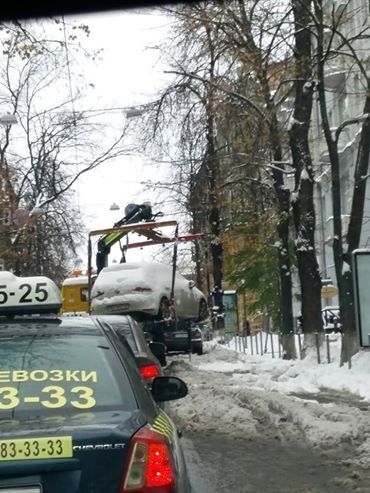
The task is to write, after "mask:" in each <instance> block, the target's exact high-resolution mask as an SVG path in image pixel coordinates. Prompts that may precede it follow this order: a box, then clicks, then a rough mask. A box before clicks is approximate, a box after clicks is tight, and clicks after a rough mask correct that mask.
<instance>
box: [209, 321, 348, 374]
mask: <svg viewBox="0 0 370 493" xmlns="http://www.w3.org/2000/svg"><path fill="white" fill-rule="evenodd" d="M215 336H216V337H217V338H218V342H219V343H220V344H224V345H227V346H228V347H229V348H231V349H235V351H238V352H243V353H248V354H250V355H252V356H255V355H260V356H269V357H271V358H284V351H283V346H282V337H283V336H282V334H281V333H277V332H263V331H262V330H261V331H258V332H253V333H252V334H251V335H249V336H240V335H238V334H235V332H233V333H231V332H222V331H220V332H219V333H218V334H215ZM314 336H315V347H316V360H317V363H318V364H322V363H328V364H329V363H332V362H333V361H334V360H335V359H339V353H340V347H341V344H342V340H343V334H341V333H335V334H333V333H330V334H327V333H326V334H324V343H323V344H321V340H320V339H321V338H320V334H319V333H318V332H316V333H315V334H314ZM288 337H292V338H293V339H294V344H295V348H296V353H297V356H298V358H299V359H303V354H304V334H300V333H292V334H289V335H288ZM338 339H339V342H340V343H339V344H338ZM333 345H335V349H334V350H333V347H332V346H333ZM351 366H352V363H351V360H350V361H349V362H348V367H349V368H351Z"/></svg>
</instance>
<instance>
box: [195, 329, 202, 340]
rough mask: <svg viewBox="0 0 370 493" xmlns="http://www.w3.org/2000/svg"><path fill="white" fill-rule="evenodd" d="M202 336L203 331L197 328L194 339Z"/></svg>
mask: <svg viewBox="0 0 370 493" xmlns="http://www.w3.org/2000/svg"><path fill="white" fill-rule="evenodd" d="M201 338H202V332H201V331H200V330H199V329H196V330H195V331H194V333H193V339H201Z"/></svg>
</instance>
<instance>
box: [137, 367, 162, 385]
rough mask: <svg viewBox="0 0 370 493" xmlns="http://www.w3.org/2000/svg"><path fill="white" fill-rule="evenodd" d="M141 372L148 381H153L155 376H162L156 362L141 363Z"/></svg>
mask: <svg viewBox="0 0 370 493" xmlns="http://www.w3.org/2000/svg"><path fill="white" fill-rule="evenodd" d="M140 374H141V376H142V377H143V378H144V380H145V381H146V382H151V381H152V380H153V378H155V377H159V376H160V371H159V369H158V367H157V366H156V365H154V364H149V365H141V366H140Z"/></svg>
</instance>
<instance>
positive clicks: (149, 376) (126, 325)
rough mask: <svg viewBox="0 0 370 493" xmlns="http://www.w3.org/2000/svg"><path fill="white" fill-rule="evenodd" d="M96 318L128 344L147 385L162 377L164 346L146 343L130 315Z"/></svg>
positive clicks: (142, 333) (156, 343)
mask: <svg viewBox="0 0 370 493" xmlns="http://www.w3.org/2000/svg"><path fill="white" fill-rule="evenodd" d="M96 318H97V319H98V320H100V321H102V323H107V324H109V326H110V327H111V328H112V329H113V330H114V331H115V332H116V333H117V335H118V337H124V338H125V339H126V340H127V342H128V343H129V345H130V347H131V349H132V351H133V353H134V355H135V359H136V362H137V364H138V366H139V368H140V373H141V376H142V377H143V378H144V379H145V381H146V382H147V383H150V382H151V381H152V380H153V378H155V377H159V376H161V375H163V371H162V366H166V356H165V346H164V345H163V344H161V343H158V342H149V343H148V342H147V341H146V339H145V335H144V332H143V330H142V328H141V327H140V325H139V324H138V322H136V320H134V319H133V318H132V317H131V316H130V315H99V316H96Z"/></svg>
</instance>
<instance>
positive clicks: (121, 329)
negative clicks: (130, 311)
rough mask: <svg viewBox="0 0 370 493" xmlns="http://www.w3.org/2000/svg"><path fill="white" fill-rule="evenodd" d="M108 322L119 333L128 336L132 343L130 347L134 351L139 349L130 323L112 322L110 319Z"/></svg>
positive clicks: (128, 340)
mask: <svg viewBox="0 0 370 493" xmlns="http://www.w3.org/2000/svg"><path fill="white" fill-rule="evenodd" d="M108 323H109V325H110V326H111V327H112V328H113V329H114V330H115V332H116V333H117V334H119V335H123V336H124V337H125V338H126V340H127V342H128V343H129V344H130V347H131V349H132V350H133V351H134V352H136V351H138V347H137V344H136V341H135V338H134V336H133V334H132V329H131V327H130V326H129V324H128V323H124V322H111V321H110V320H108Z"/></svg>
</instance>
